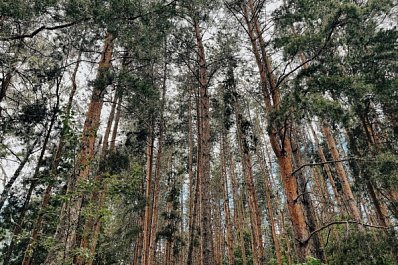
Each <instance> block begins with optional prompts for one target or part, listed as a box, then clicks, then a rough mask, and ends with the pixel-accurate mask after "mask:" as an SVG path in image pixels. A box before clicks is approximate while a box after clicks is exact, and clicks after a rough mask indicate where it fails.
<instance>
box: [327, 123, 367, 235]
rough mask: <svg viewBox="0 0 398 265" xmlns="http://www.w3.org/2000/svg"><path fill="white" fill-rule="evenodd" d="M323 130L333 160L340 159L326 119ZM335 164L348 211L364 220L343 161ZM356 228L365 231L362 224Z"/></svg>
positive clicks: (357, 218)
mask: <svg viewBox="0 0 398 265" xmlns="http://www.w3.org/2000/svg"><path fill="white" fill-rule="evenodd" d="M322 132H323V135H324V137H325V140H326V141H327V144H328V147H329V151H330V153H331V154H332V157H333V160H335V161H339V160H340V156H339V153H338V151H337V146H336V143H335V141H334V138H333V135H332V132H331V131H330V127H329V125H328V124H327V122H326V121H323V124H322ZM335 166H336V171H337V175H338V177H339V180H340V183H341V187H342V198H343V201H344V204H345V206H346V207H347V209H348V212H349V213H350V215H351V217H352V218H353V219H354V220H355V221H357V222H362V217H361V215H360V213H359V210H358V207H357V205H356V203H355V199H354V195H353V194H352V190H351V187H350V183H349V181H348V177H347V174H346V172H345V169H344V167H343V163H342V162H336V163H335ZM356 228H357V230H358V231H360V232H362V231H364V229H363V227H362V226H361V225H357V226H356Z"/></svg>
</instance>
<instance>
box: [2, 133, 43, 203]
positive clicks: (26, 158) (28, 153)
mask: <svg viewBox="0 0 398 265" xmlns="http://www.w3.org/2000/svg"><path fill="white" fill-rule="evenodd" d="M38 141H39V138H36V140H35V142H34V143H33V144H32V145H29V146H28V147H27V150H26V153H25V156H24V157H23V159H22V160H21V162H20V163H19V166H18V168H17V169H16V170H15V172H14V175H13V176H12V177H11V178H10V180H9V181H8V182H7V185H6V186H5V187H4V190H3V192H2V193H1V196H0V210H1V209H2V208H3V206H4V203H5V201H6V200H7V197H8V193H9V192H10V190H11V188H12V185H13V184H14V182H15V181H16V180H17V178H18V177H19V175H20V174H21V171H22V169H23V168H24V167H25V165H26V163H27V162H28V161H29V158H30V156H31V155H32V153H33V150H34V148H35V147H36V145H37V143H38Z"/></svg>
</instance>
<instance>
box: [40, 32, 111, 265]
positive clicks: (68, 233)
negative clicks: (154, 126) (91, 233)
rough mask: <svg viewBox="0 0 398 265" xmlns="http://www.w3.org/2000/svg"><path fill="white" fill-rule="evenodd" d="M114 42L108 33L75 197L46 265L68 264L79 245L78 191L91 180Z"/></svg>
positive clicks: (74, 181) (72, 186)
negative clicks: (73, 251)
mask: <svg viewBox="0 0 398 265" xmlns="http://www.w3.org/2000/svg"><path fill="white" fill-rule="evenodd" d="M113 39H114V37H113V35H112V34H110V33H108V35H107V37H106V39H105V43H104V48H103V51H102V53H101V59H100V62H99V66H98V74H97V80H98V81H99V82H97V85H96V86H94V90H93V93H92V96H91V101H90V105H89V108H88V111H87V116H86V121H85V123H84V128H83V135H82V139H81V143H80V153H79V155H78V158H77V163H76V166H75V170H74V174H73V175H72V177H71V178H70V180H69V183H68V188H67V194H71V195H72V196H71V199H70V200H69V201H67V202H65V203H64V205H63V206H62V210H61V216H60V223H59V224H58V227H57V232H56V235H55V246H54V247H53V248H52V249H51V250H50V252H49V253H48V255H47V258H46V261H45V263H44V264H46V265H53V264H54V265H56V264H59V263H60V261H61V260H68V259H69V258H70V252H71V250H72V248H73V245H74V244H75V241H76V232H77V231H76V230H77V225H78V219H79V214H80V209H81V205H82V202H83V197H82V195H80V194H79V191H78V190H79V185H81V184H82V183H83V182H84V181H86V180H87V178H88V174H89V169H90V163H91V160H92V158H93V155H94V143H95V138H96V132H97V130H98V127H99V121H100V117H101V111H102V105H103V98H104V93H105V92H106V87H107V82H106V80H107V73H108V71H109V68H110V63H111V58H112V50H113Z"/></svg>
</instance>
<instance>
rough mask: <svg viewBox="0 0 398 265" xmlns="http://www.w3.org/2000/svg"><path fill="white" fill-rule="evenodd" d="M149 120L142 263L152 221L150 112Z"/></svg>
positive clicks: (145, 254)
mask: <svg viewBox="0 0 398 265" xmlns="http://www.w3.org/2000/svg"><path fill="white" fill-rule="evenodd" d="M150 116H151V117H150V118H149V120H150V122H149V132H148V136H147V151H146V152H147V173H146V189H145V197H146V199H147V204H146V206H145V215H144V216H145V218H144V252H143V256H142V258H143V259H142V264H143V265H146V264H148V254H149V243H150V242H149V241H150V234H151V231H150V229H151V221H152V164H153V143H154V137H153V122H152V120H153V117H152V114H150Z"/></svg>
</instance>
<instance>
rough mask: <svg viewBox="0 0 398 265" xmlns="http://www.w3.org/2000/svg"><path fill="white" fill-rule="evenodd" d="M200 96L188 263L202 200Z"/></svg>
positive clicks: (191, 257) (188, 262)
mask: <svg viewBox="0 0 398 265" xmlns="http://www.w3.org/2000/svg"><path fill="white" fill-rule="evenodd" d="M199 103H200V102H199V96H197V97H196V117H197V118H196V126H197V139H198V140H197V154H196V185H195V194H194V199H193V208H192V209H193V210H192V223H191V226H190V227H189V245H188V254H187V265H192V264H193V254H194V253H193V250H194V241H195V229H196V226H197V225H196V222H197V219H198V215H197V213H198V210H199V209H200V207H199V201H200V198H199V197H200V183H201V163H202V159H201V152H202V142H201V141H200V139H201V125H200V124H201V108H200V104H199Z"/></svg>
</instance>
